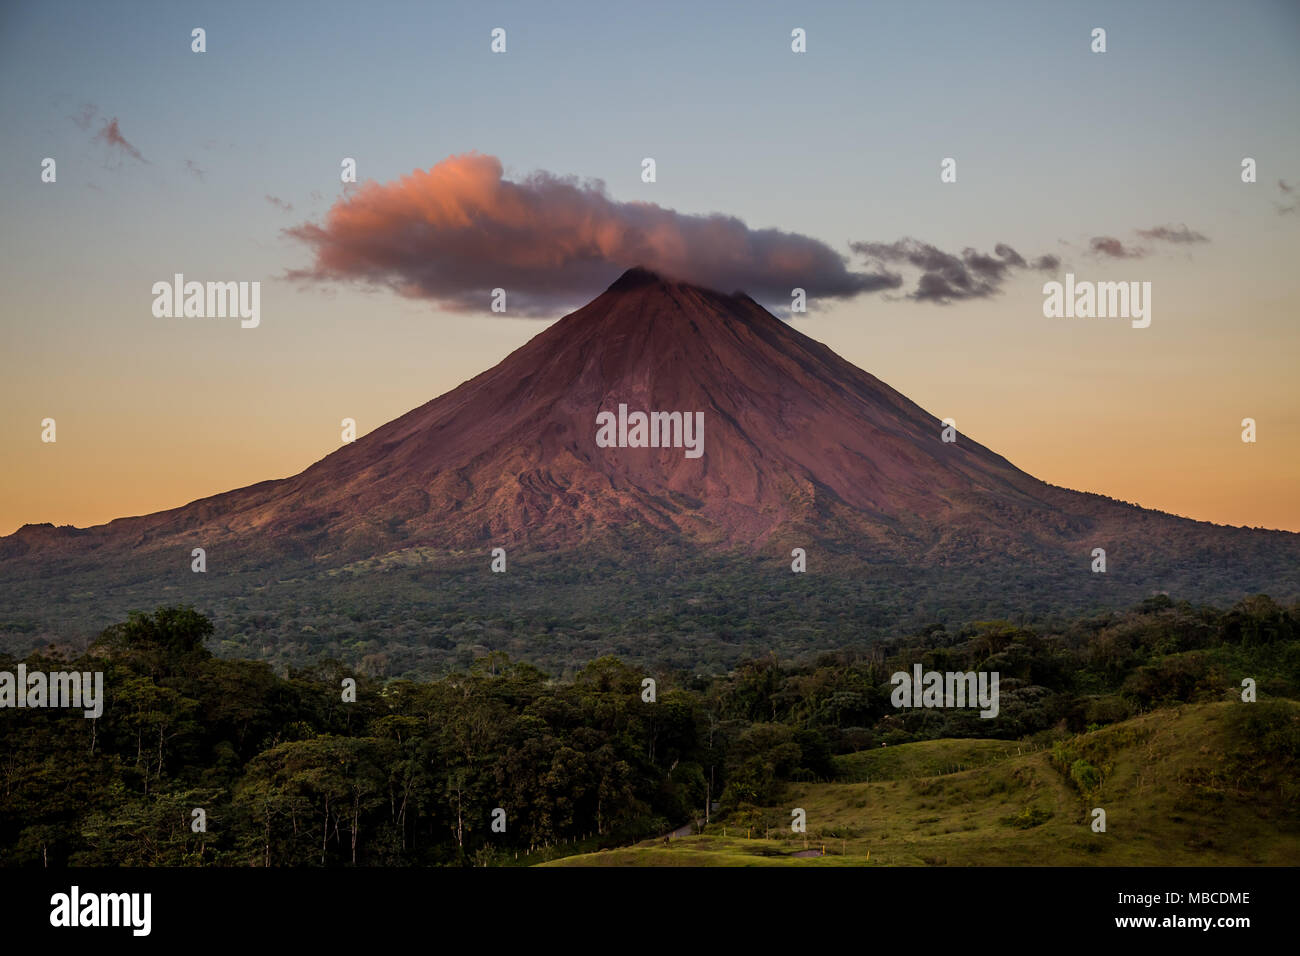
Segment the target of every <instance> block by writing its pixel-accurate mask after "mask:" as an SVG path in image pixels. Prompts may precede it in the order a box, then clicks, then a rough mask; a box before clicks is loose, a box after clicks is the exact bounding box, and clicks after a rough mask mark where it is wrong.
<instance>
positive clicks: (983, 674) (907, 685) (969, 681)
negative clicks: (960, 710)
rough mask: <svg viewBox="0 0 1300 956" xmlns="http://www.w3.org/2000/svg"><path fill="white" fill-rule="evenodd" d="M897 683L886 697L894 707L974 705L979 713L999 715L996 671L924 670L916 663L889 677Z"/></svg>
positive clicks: (892, 682)
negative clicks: (908, 671) (977, 706)
mask: <svg viewBox="0 0 1300 956" xmlns="http://www.w3.org/2000/svg"><path fill="white" fill-rule="evenodd" d="M889 682H890V683H891V684H894V685H896V686H895V687H894V692H893V693H892V694H891V695H890V697H889V700H890V703H892V704H893V705H894V706H895V707H974V706H976V704H978V705H979V707H980V708H981V709H980V716H981V717H984V718H991V717H996V716H997V715H998V672H997V671H980V672H979V673H976V672H975V671H965V672H962V671H944V672H943V673H940V672H939V671H926V672H925V673H922V672H921V665H920V664H916V665H914V666H913V668H912V673H911V674H908V673H907V671H899V672H898V673H896V674H894V676H893V677H891V678H889Z"/></svg>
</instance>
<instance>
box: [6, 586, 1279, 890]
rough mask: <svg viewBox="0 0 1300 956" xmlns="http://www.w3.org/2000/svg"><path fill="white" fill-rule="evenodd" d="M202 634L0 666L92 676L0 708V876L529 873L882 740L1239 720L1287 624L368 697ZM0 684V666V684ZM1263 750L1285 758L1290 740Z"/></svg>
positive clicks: (469, 685)
mask: <svg viewBox="0 0 1300 956" xmlns="http://www.w3.org/2000/svg"><path fill="white" fill-rule="evenodd" d="M220 637H221V635H220V634H217V633H215V632H214V626H213V624H212V622H211V621H210V620H209V619H208V618H207V617H205V616H204V615H202V614H200V613H199V612H197V611H196V610H194V609H193V608H191V607H188V606H184V607H160V608H158V609H157V610H156V611H155V612H153V613H151V614H140V613H137V614H132V615H131V616H130V619H129V620H127V621H125V622H122V623H119V624H116V625H113V626H111V627H109V628H107V629H106V630H104V631H103V633H102V634H101V635H100V636H99V637H98V639H97V640H95V641H94V642H93V643H92V644H91V645H90V647H89V648H87V649H86V651H85V652H84V653H81V654H75V655H74V654H71V653H67V652H64V653H60V652H58V651H56V650H54V649H50V650H47V651H45V652H42V653H33V654H30V655H28V656H27V657H26V658H25V659H24V660H23V661H22V663H25V665H26V667H27V669H28V670H29V671H34V670H43V671H60V670H71V669H76V670H82V671H102V672H103V673H104V686H105V691H106V697H107V701H106V704H105V707H104V711H103V714H102V716H101V717H99V718H98V719H88V718H85V717H83V716H82V713H81V711H74V710H56V709H48V708H47V709H4V710H0V860H2V861H3V862H4V863H5V864H8V865H28V866H30V865H35V866H40V865H48V866H57V865H65V864H73V865H190V864H216V865H236V866H245V865H258V866H262V865H271V866H305V865H311V866H320V865H324V866H334V865H353V864H356V865H473V864H506V863H509V864H513V863H515V862H516V861H518V862H520V863H524V862H535V861H536V860H537V859H539V858H541V856H544V855H554V854H556V853H559V852H568V850H566V849H565V848H586V849H592V848H595V847H598V846H613V845H617V844H621V843H626V842H628V841H630V840H632V839H636V838H640V837H644V836H646V835H653V834H657V833H662V832H665V831H667V830H669V829H672V828H674V827H676V826H680V825H681V824H683V823H685V822H687V821H692V820H697V819H700V818H703V817H704V816H705V815H706V813H707V814H709V815H710V816H712V817H713V818H714V819H717V818H718V817H719V814H720V815H721V819H723V820H726V819H729V818H730V819H742V820H743V819H744V818H745V815H746V814H749V813H752V812H753V811H754V810H755V809H756V808H760V807H763V806H768V805H771V804H772V803H773V802H775V801H777V800H779V798H780V795H781V790H782V788H783V787H784V786H785V785H786V783H787V782H789V781H796V780H803V781H807V780H827V779H831V778H832V777H833V775H834V774H835V765H834V762H833V758H834V757H835V756H836V755H838V754H846V753H851V752H855V751H860V750H865V749H869V748H874V747H879V746H881V745H882V744H883V745H892V744H896V743H902V742H907V741H913V740H923V739H932V738H939V737H985V738H986V737H1000V738H1004V739H1022V738H1023V739H1027V740H1030V741H1033V742H1036V743H1050V742H1051V741H1052V740H1055V739H1060V738H1063V737H1065V736H1068V735H1070V734H1073V733H1079V732H1082V731H1084V730H1087V729H1089V728H1092V727H1098V726H1102V725H1106V724H1110V723H1113V722H1116V721H1120V720H1124V719H1126V718H1128V717H1131V716H1133V715H1135V714H1138V713H1141V712H1144V711H1147V710H1150V709H1153V708H1158V707H1163V706H1169V705H1174V704H1178V703H1182V702H1194V701H1206V700H1229V699H1239V698H1240V692H1241V682H1242V680H1243V679H1244V678H1252V679H1253V680H1254V681H1255V682H1256V685H1257V688H1258V694H1259V698H1260V700H1261V702H1264V701H1266V700H1267V699H1268V698H1279V697H1286V698H1292V699H1296V698H1298V697H1300V608H1297V607H1289V608H1287V607H1280V606H1278V605H1277V604H1276V603H1274V602H1273V601H1272V600H1271V599H1269V598H1268V597H1266V596H1263V595H1260V596H1256V597H1253V598H1249V599H1246V600H1243V601H1241V602H1239V603H1238V604H1237V605H1235V606H1233V607H1232V608H1230V609H1228V610H1216V609H1213V608H1208V607H1194V606H1192V605H1190V604H1187V603H1176V602H1174V601H1172V600H1170V599H1169V598H1167V597H1155V598H1151V599H1149V600H1147V601H1146V602H1144V603H1143V604H1142V605H1140V606H1139V607H1136V608H1134V609H1132V610H1130V611H1127V612H1124V613H1117V614H1104V615H1100V616H1094V617H1089V618H1083V619H1079V620H1076V621H1074V622H1073V623H1071V624H1070V625H1069V626H1068V627H1065V628H1062V629H1059V631H1054V632H1050V633H1049V632H1046V631H1038V630H1034V629H1031V628H1028V627H1025V626H1020V625H1015V624H1012V623H1008V622H1005V621H989V622H978V623H973V624H970V625H967V626H964V627H961V628H958V629H952V630H949V629H946V628H942V627H935V628H929V629H926V630H925V631H924V632H922V633H917V634H913V635H910V636H906V637H895V638H891V639H887V640H884V641H881V642H879V643H876V644H874V645H872V646H871V647H870V648H868V649H866V650H862V651H840V652H835V653H828V654H823V655H821V656H818V657H814V658H811V659H805V660H802V661H795V662H790V661H782V660H778V659H777V657H776V656H775V655H770V656H768V657H763V658H758V659H750V660H746V661H744V662H742V663H740V664H739V665H737V666H736V667H735V668H734V669H732V670H731V671H730V672H728V673H726V674H722V675H710V676H701V675H693V674H690V673H686V672H682V671H675V670H655V669H654V668H646V667H644V666H642V667H633V666H631V665H629V664H626V663H624V662H622V661H620V660H618V659H615V658H612V657H602V658H599V659H597V660H593V661H591V662H589V663H588V664H586V665H585V666H583V667H582V668H581V669H579V670H577V671H576V672H575V673H574V674H573V675H572V676H571V677H570V678H566V679H564V680H557V679H554V678H551V677H549V676H548V675H547V674H545V673H543V672H542V671H541V670H539V669H538V668H536V667H535V666H532V665H530V664H527V663H522V662H519V661H514V660H510V659H509V658H507V656H506V655H505V654H503V653H501V652H491V653H487V654H484V655H483V656H481V657H480V658H479V659H478V660H476V661H474V663H473V664H472V666H470V667H469V668H468V669H467V670H463V671H458V672H455V673H452V674H449V675H447V676H445V677H441V678H439V679H436V680H430V681H413V680H405V679H392V680H388V681H386V682H385V681H381V680H379V679H376V678H374V677H371V676H367V675H366V674H364V673H358V672H354V671H352V670H350V669H349V668H346V667H344V666H343V665H342V664H340V663H337V662H333V661H322V662H320V663H317V664H315V665H313V666H311V667H306V668H301V669H289V670H287V671H286V672H285V673H283V674H277V673H276V671H275V670H274V669H273V668H272V667H271V666H270V665H269V664H268V663H266V662H263V661H249V660H239V659H227V658H222V657H218V656H215V655H214V654H213V653H212V652H211V650H210V647H212V646H220ZM19 663H20V662H19V661H18V660H17V659H15V658H13V657H4V656H0V670H7V671H11V672H12V671H14V670H15V668H16V667H17V665H18V664H19ZM917 663H919V664H921V665H922V666H923V667H924V668H925V669H927V670H931V669H933V670H939V671H996V672H998V673H999V674H1000V675H1001V697H1002V699H1001V707H1000V712H999V715H998V718H997V719H995V720H983V719H981V718H980V717H979V716H978V713H977V711H976V710H972V709H966V710H933V709H931V710H898V709H896V708H895V707H894V706H892V704H891V702H890V692H891V689H892V688H891V685H890V682H889V679H890V675H891V674H893V673H894V672H896V671H900V670H908V669H910V668H911V667H912V665H913V664H917ZM646 678H652V679H653V680H654V681H655V699H654V700H653V702H650V701H647V700H646V699H645V696H646V690H645V684H644V681H645V679H646ZM350 681H355V700H348V699H346V698H348V697H349V696H350V694H349V693H348V691H347V687H348V686H349V682H350ZM1261 706H1262V704H1261ZM1270 732H1271V731H1270ZM1279 733H1281V736H1280V737H1279V738H1278V739H1279V740H1280V741H1281V743H1280V744H1279V746H1282V747H1284V748H1290V749H1291V750H1292V751H1293V750H1295V749H1296V740H1297V734H1296V731H1295V729H1294V728H1289V727H1286V728H1281V729H1280V730H1279ZM1288 752H1290V751H1288ZM1290 755H1291V757H1295V756H1297V754H1295V753H1291V754H1290ZM714 804H716V805H717V806H716V809H714V808H713V805H714ZM197 810H201V811H202V821H203V823H204V826H203V827H201V828H200V827H198V826H197V824H196V822H195V821H196V820H197V819H198V816H197V815H196V812H195V811H197ZM497 811H504V813H503V814H502V813H498V812H497ZM494 818H495V819H496V820H497V823H498V826H497V829H496V830H494V829H493V821H494ZM502 827H503V828H504V829H503V832H502Z"/></svg>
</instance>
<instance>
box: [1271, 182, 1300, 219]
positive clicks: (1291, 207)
mask: <svg viewBox="0 0 1300 956" xmlns="http://www.w3.org/2000/svg"><path fill="white" fill-rule="evenodd" d="M1277 188H1278V189H1279V190H1281V192H1282V195H1283V196H1290V195H1291V194H1292V193H1293V192H1295V187H1294V186H1288V185H1287V184H1286V180H1285V179H1279V180H1278V181H1277ZM1273 206H1274V207H1275V208H1276V209H1277V214H1278V215H1279V216H1292V215H1295V213H1296V211H1297V210H1300V198H1293V199H1292V200H1291V201H1290V202H1289V203H1280V202H1274V203H1273Z"/></svg>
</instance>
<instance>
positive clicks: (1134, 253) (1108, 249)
mask: <svg viewBox="0 0 1300 956" xmlns="http://www.w3.org/2000/svg"><path fill="white" fill-rule="evenodd" d="M1089 246H1090V247H1091V248H1092V251H1093V252H1095V253H1097V255H1099V256H1106V257H1108V258H1110V259H1141V258H1142V257H1143V256H1145V255H1146V254H1147V253H1146V250H1145V249H1138V248H1136V247H1134V246H1125V245H1124V243H1122V242H1120V241H1119V240H1118V239H1116V238H1115V237H1114V236H1093V237H1092V239H1091V240H1090V241H1089Z"/></svg>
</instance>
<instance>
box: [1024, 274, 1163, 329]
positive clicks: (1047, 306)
mask: <svg viewBox="0 0 1300 956" xmlns="http://www.w3.org/2000/svg"><path fill="white" fill-rule="evenodd" d="M1043 295H1045V296H1046V297H1047V298H1045V299H1044V300H1043V315H1045V316H1046V317H1047V318H1049V319H1061V318H1065V319H1075V318H1078V319H1132V320H1133V328H1135V329H1145V328H1146V327H1147V326H1148V325H1150V324H1151V283H1150V282H1090V281H1088V280H1086V279H1085V280H1084V281H1083V282H1075V281H1074V273H1073V272H1067V273H1066V274H1065V285H1064V286H1062V285H1061V283H1059V282H1048V283H1045V284H1044V285H1043Z"/></svg>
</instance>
